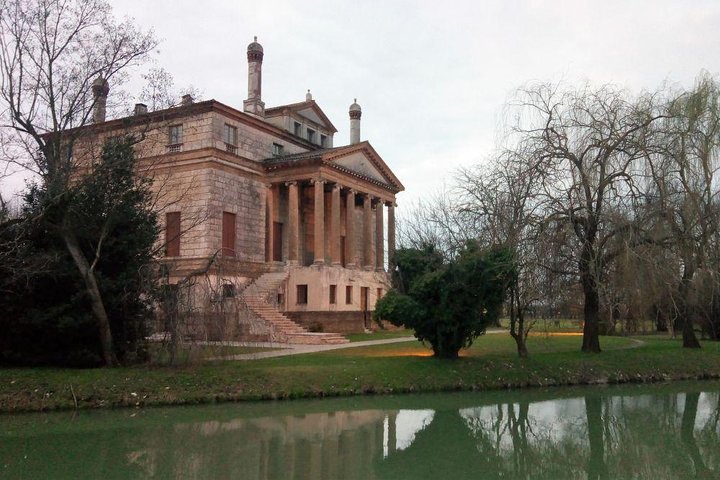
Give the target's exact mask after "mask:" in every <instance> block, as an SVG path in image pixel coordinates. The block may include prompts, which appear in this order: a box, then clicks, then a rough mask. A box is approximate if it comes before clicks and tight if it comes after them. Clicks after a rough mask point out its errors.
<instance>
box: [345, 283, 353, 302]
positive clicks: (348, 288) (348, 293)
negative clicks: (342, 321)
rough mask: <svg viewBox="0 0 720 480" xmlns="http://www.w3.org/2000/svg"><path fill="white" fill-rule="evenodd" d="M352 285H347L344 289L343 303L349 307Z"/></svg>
mask: <svg viewBox="0 0 720 480" xmlns="http://www.w3.org/2000/svg"><path fill="white" fill-rule="evenodd" d="M352 291H353V288H352V285H348V286H346V287H345V303H346V304H348V305H350V304H351V303H352Z"/></svg>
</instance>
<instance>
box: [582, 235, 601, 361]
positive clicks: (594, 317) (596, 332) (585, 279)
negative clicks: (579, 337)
mask: <svg viewBox="0 0 720 480" xmlns="http://www.w3.org/2000/svg"><path fill="white" fill-rule="evenodd" d="M590 258H591V251H590V247H585V248H584V249H583V253H582V256H581V258H580V281H581V282H582V287H583V294H584V295H585V307H584V317H585V318H584V320H585V321H584V325H583V343H582V349H581V350H582V351H583V352H586V353H600V352H601V350H600V329H599V322H600V294H599V293H598V286H597V282H596V281H595V277H594V275H593V272H592V271H591V268H590Z"/></svg>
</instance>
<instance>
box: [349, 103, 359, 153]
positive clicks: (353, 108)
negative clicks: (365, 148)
mask: <svg viewBox="0 0 720 480" xmlns="http://www.w3.org/2000/svg"><path fill="white" fill-rule="evenodd" d="M360 117H362V109H361V108H360V105H358V103H357V98H356V99H355V101H354V102H353V104H352V105H350V145H355V144H356V143H360Z"/></svg>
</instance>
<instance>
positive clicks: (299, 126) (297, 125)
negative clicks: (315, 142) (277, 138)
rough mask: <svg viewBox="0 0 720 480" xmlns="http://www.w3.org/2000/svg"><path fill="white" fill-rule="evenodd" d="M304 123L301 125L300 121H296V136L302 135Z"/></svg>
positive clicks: (294, 131)
mask: <svg viewBox="0 0 720 480" xmlns="http://www.w3.org/2000/svg"><path fill="white" fill-rule="evenodd" d="M301 129H302V125H300V124H299V123H298V122H295V126H294V130H293V133H295V135H296V136H298V137H299V136H300V132H301V131H302V130H301Z"/></svg>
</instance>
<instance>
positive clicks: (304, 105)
mask: <svg viewBox="0 0 720 480" xmlns="http://www.w3.org/2000/svg"><path fill="white" fill-rule="evenodd" d="M308 108H309V109H311V110H312V111H313V112H314V113H315V114H316V115H317V116H318V117H319V118H320V120H321V121H322V123H324V124H325V126H326V127H327V128H328V130H330V131H331V132H332V133H336V132H337V128H335V125H333V124H332V122H331V121H330V119H329V118H328V117H327V115H325V112H323V111H322V109H321V108H320V107H319V106H318V104H317V103H316V102H315V100H305V101H304V102H298V103H289V104H287V105H279V106H277V107H272V108H266V109H265V116H266V117H275V116H278V115H282V114H283V113H284V112H285V111H286V110H290V111H291V112H295V113H296V114H298V115H300V116H301V117H303V116H305V115H302V114H301V113H300V112H301V111H302V110H306V109H308ZM306 118H307V117H306Z"/></svg>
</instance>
